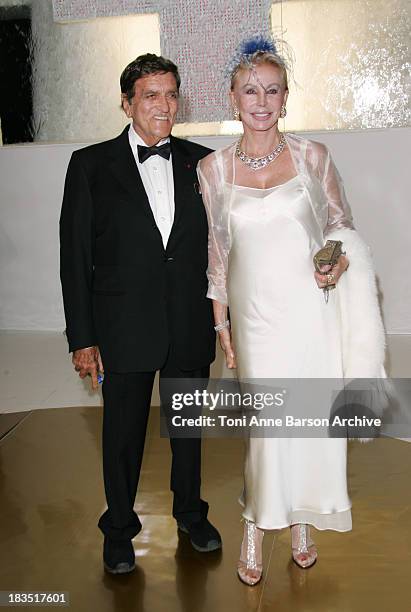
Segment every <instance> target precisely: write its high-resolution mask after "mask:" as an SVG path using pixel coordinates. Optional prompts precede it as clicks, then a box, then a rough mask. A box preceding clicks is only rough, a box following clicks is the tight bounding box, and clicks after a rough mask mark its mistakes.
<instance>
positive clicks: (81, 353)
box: [72, 346, 104, 389]
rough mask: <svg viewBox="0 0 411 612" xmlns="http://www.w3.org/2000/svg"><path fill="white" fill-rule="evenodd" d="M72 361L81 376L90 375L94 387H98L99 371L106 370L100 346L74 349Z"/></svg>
mask: <svg viewBox="0 0 411 612" xmlns="http://www.w3.org/2000/svg"><path fill="white" fill-rule="evenodd" d="M72 362H73V365H74V369H75V370H76V372H78V373H79V376H80V378H85V377H86V376H87V375H90V376H91V384H92V387H93V389H98V380H97V373H98V372H101V373H103V372H104V368H103V363H102V361H101V356H100V351H99V350H98V346H90V347H89V348H84V349H78V350H77V351H74V352H73V357H72Z"/></svg>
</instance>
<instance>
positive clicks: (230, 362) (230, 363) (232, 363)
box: [218, 327, 237, 370]
mask: <svg viewBox="0 0 411 612" xmlns="http://www.w3.org/2000/svg"><path fill="white" fill-rule="evenodd" d="M218 338H219V340H220V346H221V348H222V349H223V351H224V353H225V362H226V365H227V368H228V369H229V370H233V369H234V368H236V367H237V363H236V360H235V353H234V347H233V342H232V338H231V333H230V330H229V328H228V327H226V328H225V329H222V330H221V331H219V332H218Z"/></svg>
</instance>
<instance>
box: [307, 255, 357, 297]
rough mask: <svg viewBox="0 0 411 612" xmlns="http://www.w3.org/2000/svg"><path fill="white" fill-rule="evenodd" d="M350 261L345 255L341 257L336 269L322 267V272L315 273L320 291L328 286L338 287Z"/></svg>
mask: <svg viewBox="0 0 411 612" xmlns="http://www.w3.org/2000/svg"><path fill="white" fill-rule="evenodd" d="M348 265H349V261H348V259H347V257H346V256H345V255H340V256H339V258H338V261H337V263H336V264H335V266H334V267H331V266H322V267H321V272H314V278H315V281H316V283H317V285H318V287H319V288H320V289H324V288H325V287H327V285H336V284H337V283H338V281H339V279H340V276H341V275H342V274H343V273H344V272H345V271H346V269H347V268H348Z"/></svg>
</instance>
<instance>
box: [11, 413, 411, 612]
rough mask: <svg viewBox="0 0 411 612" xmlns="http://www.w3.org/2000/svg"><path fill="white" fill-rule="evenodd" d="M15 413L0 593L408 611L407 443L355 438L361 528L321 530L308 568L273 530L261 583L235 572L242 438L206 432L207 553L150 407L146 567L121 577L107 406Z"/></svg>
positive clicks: (242, 607) (181, 604)
mask: <svg viewBox="0 0 411 612" xmlns="http://www.w3.org/2000/svg"><path fill="white" fill-rule="evenodd" d="M20 417H22V420H20V421H19V419H20ZM8 419H9V420H8V421H7V423H6V422H4V426H3V433H4V432H7V431H8V433H6V434H5V435H4V436H3V438H2V439H1V441H0V499H1V503H0V590H2V591H6V590H19V591H34V590H35V591H44V590H47V591H67V592H68V593H69V597H70V609H71V610H73V611H75V612H83V611H84V612H93V611H95V612H108V611H114V610H121V611H122V612H123V611H124V612H128V611H130V612H131V611H136V612H137V611H138V612H140V611H145V612H163V611H164V612H175V611H178V612H230V611H231V610H233V611H234V610H236V611H239V612H245V611H255V610H262V611H268V610H270V611H271V610H272V611H281V612H291V611H292V612H368V611H372V612H380V611H381V612H383V611H384V612H385V611H386V610H390V612H409V610H410V609H411V597H410V570H411V560H410V550H411V536H410V533H411V487H410V473H411V445H410V444H409V443H407V442H402V441H400V440H390V439H380V440H376V441H374V442H373V443H371V444H368V445H364V444H360V443H351V444H350V448H349V482H350V494H351V498H352V501H353V523H354V530H353V531H352V532H351V533H348V534H339V533H333V532H315V534H314V535H315V540H316V543H317V544H318V549H319V560H318V562H317V564H316V565H315V566H314V567H313V568H311V569H309V570H302V569H299V568H298V567H297V566H296V565H295V564H293V563H292V562H291V561H290V549H289V546H290V534H289V531H288V530H283V531H281V532H267V534H266V536H265V541H264V568H265V571H264V579H263V580H262V582H261V583H260V584H259V585H258V586H256V587H253V588H252V587H247V586H245V585H243V584H242V583H240V582H239V580H238V578H237V577H236V572H235V566H236V562H237V557H238V552H239V547H240V540H241V531H242V526H241V523H240V507H239V506H238V504H237V501H236V499H237V497H238V493H239V491H240V489H241V467H242V443H241V441H240V440H206V441H205V442H204V445H203V446H204V458H203V466H204V468H203V483H204V484H203V496H204V498H206V499H207V500H208V501H209V503H210V507H211V509H210V518H211V520H212V522H213V523H214V524H215V525H216V526H218V528H219V529H220V531H221V534H222V537H223V542H224V544H223V550H222V551H221V552H219V553H208V554H201V553H196V552H195V551H194V550H193V549H192V548H191V546H190V544H189V542H188V540H187V537H186V536H185V535H181V536H180V535H178V534H177V532H176V526H175V522H174V520H173V519H172V517H171V514H170V512H171V495H170V493H169V491H168V485H169V468H170V453H169V445H168V441H167V440H166V439H162V438H160V437H159V423H158V409H155V408H154V409H153V410H152V414H151V419H150V430H149V435H148V438H147V446H146V453H145V458H144V465H143V472H142V478H141V486H140V491H139V495H138V500H137V507H138V511H139V514H140V516H141V518H142V522H143V526H144V528H143V531H142V532H141V533H140V534H139V535H138V536H137V537H136V538H135V540H134V547H135V552H136V562H137V569H136V571H135V572H134V573H133V574H130V575H128V576H118V577H113V576H110V575H107V574H105V573H104V571H103V568H102V560H101V552H102V535H101V534H100V532H99V531H98V529H97V528H96V521H97V519H98V516H99V514H100V512H101V511H102V510H103V508H104V494H103V487H102V478H101V461H100V440H101V434H100V429H101V409H100V408H93V407H82V408H59V409H44V410H38V411H33V412H30V413H23V414H21V415H17V414H16V415H15V416H14V420H13V421H11V420H10V417H8ZM0 422H1V417H0ZM10 609H11V608H10ZM13 609H14V608H13Z"/></svg>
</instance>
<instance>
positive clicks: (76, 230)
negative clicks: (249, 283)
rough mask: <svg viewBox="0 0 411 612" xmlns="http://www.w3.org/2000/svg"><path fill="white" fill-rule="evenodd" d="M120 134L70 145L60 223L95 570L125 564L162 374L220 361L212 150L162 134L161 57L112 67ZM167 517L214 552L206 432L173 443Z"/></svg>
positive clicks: (167, 95)
mask: <svg viewBox="0 0 411 612" xmlns="http://www.w3.org/2000/svg"><path fill="white" fill-rule="evenodd" d="M120 85H121V91H122V103H123V109H124V111H125V112H126V114H127V116H128V117H129V118H131V119H132V123H131V125H130V126H127V127H126V129H125V130H124V131H123V133H122V134H120V136H118V137H117V138H114V139H113V140H109V141H106V142H102V143H99V144H96V145H92V146H89V147H86V148H83V149H81V150H79V151H75V152H74V153H73V155H72V158H71V160H70V164H69V167H68V171H67V177H66V183H65V189H64V199H63V206H62V212H61V219H60V242H61V282H62V287H63V298H64V309H65V314H66V323H67V337H68V341H69V350H70V351H72V352H73V363H74V366H75V369H76V370H77V371H78V372H79V373H80V376H81V377H82V378H83V377H85V376H86V375H88V374H89V375H91V377H92V382H93V386H94V387H96V386H97V374H98V371H99V370H100V371H102V370H103V364H104V382H103V397H104V419H103V469H104V484H105V492H106V498H107V506H108V508H107V510H106V512H104V514H103V515H102V516H101V517H100V521H99V527H100V529H101V530H102V532H103V533H104V536H105V537H104V553H103V558H104V566H105V568H106V570H108V571H109V572H111V573H116V574H118V573H126V572H129V571H131V570H132V569H134V567H135V565H134V550H133V546H132V542H131V539H132V538H133V537H134V536H135V535H136V534H137V533H138V532H139V531H140V529H141V523H140V521H139V518H138V516H137V514H136V513H135V511H134V510H133V506H134V500H135V496H136V492H137V485H138V480H139V474H140V467H141V461H142V457H143V449H144V440H145V434H146V426H147V419H148V413H149V408H150V400H151V394H152V388H153V382H154V376H155V373H156V371H157V370H159V371H160V396H161V402H162V410H163V412H164V413H165V415H166V416H167V417H168V418H170V415H171V405H170V398H169V397H167V392H166V391H165V388H164V385H162V382H161V381H162V380H163V381H164V379H165V378H174V379H176V378H177V379H179V378H184V379H187V378H188V379H190V378H195V379H203V380H205V381H206V380H207V379H208V376H209V367H210V363H211V362H212V361H213V360H214V356H215V333H214V329H213V316H212V307H211V301H210V300H208V299H207V298H206V291H207V279H206V268H207V234H208V229H207V219H206V214H205V211H204V208H203V204H202V199H201V196H200V194H199V190H198V186H197V185H198V184H197V177H196V165H197V162H198V160H199V159H201V158H202V157H204V156H205V155H207V153H208V152H209V150H208V149H206V148H205V147H202V146H200V145H197V144H195V143H192V142H188V141H183V140H179V139H177V138H174V137H172V136H170V132H171V128H172V126H173V123H174V120H175V117H176V113H177V108H178V92H179V86H180V77H179V74H178V70H177V67H176V66H175V65H174V64H173V63H172V62H171V61H169V60H166V59H165V58H163V57H161V56H160V57H158V56H156V55H153V54H146V55H142V56H140V57H138V58H137V59H136V60H135V61H133V62H131V64H129V65H128V66H127V67H126V68H125V70H124V71H123V74H122V75H121V79H120ZM171 449H172V457H173V459H172V470H171V489H172V491H173V492H174V502H173V516H174V517H175V519H176V520H177V524H178V527H179V529H180V530H182V531H184V532H186V533H188V534H189V537H190V540H191V543H192V545H193V546H194V548H195V549H196V550H199V551H210V550H215V549H217V548H220V547H221V539H220V536H219V534H218V531H217V530H216V529H215V528H214V527H213V526H212V525H211V524H210V523H209V521H208V520H207V512H208V504H207V503H206V502H205V501H203V500H201V499H200V462H201V440H200V439H199V438H191V439H182V438H175V439H171Z"/></svg>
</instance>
